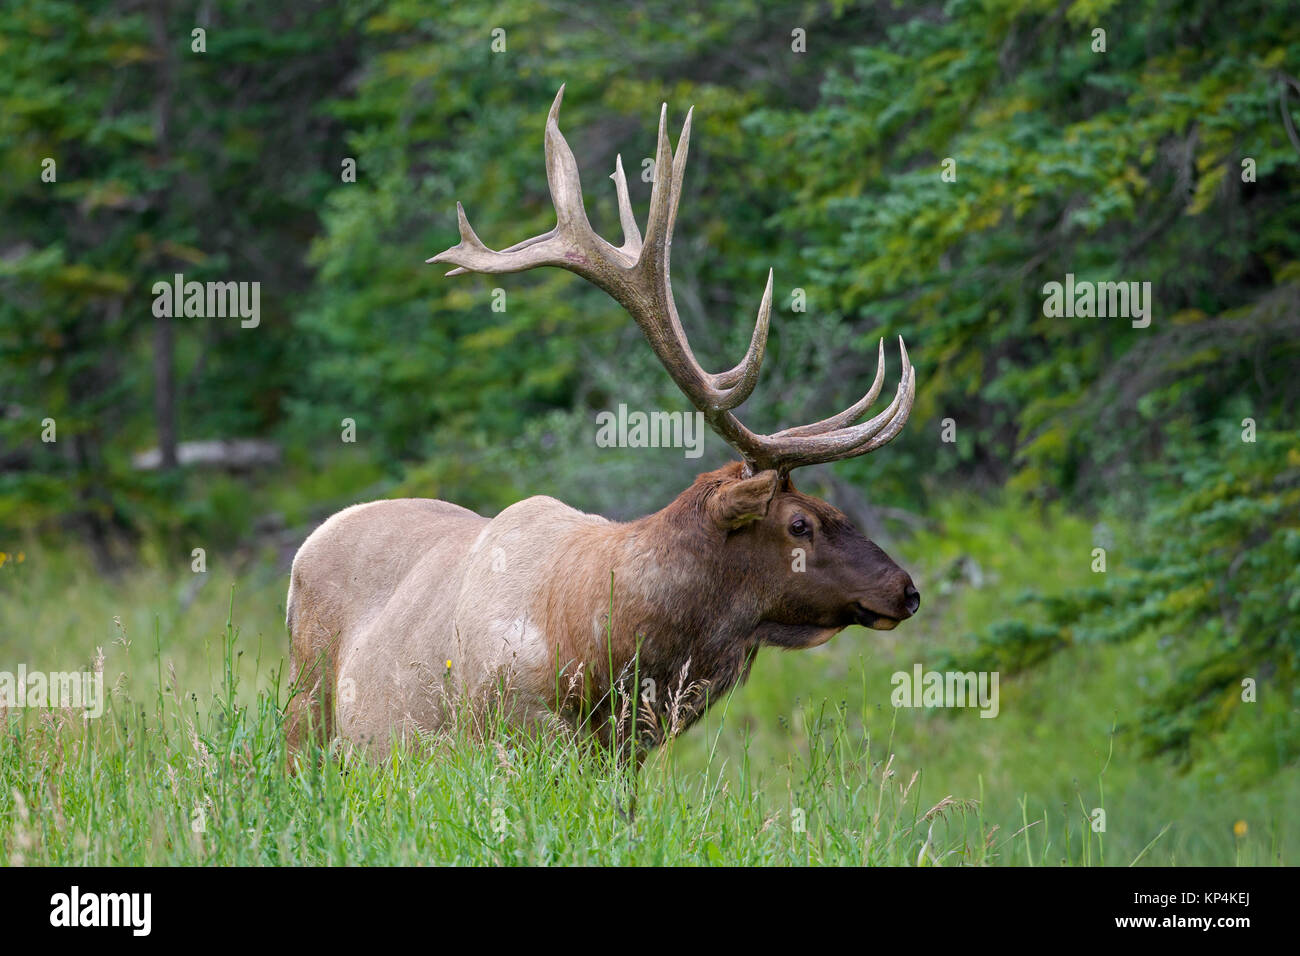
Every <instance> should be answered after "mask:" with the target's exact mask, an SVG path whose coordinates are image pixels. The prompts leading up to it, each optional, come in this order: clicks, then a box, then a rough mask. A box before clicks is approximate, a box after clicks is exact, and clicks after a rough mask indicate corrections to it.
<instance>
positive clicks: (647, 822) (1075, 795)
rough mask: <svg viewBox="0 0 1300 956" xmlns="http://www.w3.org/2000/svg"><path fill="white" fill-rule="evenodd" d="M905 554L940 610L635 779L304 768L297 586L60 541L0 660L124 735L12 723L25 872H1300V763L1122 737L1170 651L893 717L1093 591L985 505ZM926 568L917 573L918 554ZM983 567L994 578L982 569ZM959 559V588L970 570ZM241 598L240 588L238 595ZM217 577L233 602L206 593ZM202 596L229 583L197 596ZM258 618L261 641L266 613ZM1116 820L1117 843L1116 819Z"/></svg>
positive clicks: (490, 754) (518, 741)
mask: <svg viewBox="0 0 1300 956" xmlns="http://www.w3.org/2000/svg"><path fill="white" fill-rule="evenodd" d="M939 518H940V523H941V525H942V528H943V530H942V533H940V532H938V531H936V532H934V533H929V534H926V535H922V536H919V537H916V538H913V539H911V540H909V541H906V542H903V543H902V544H900V545H895V546H893V547H892V548H891V550H892V551H894V552H897V556H898V557H899V558H900V560H901V561H902V562H903V563H904V564H905V565H906V566H909V567H912V568H915V569H917V570H918V574H917V578H918V581H919V582H920V586H921V589H922V592H923V594H925V595H926V601H927V603H926V605H924V606H923V608H922V612H921V614H920V615H918V617H917V618H916V619H914V620H913V621H909V622H908V623H907V624H906V625H904V626H903V627H901V628H899V629H898V630H896V631H893V632H889V633H879V632H866V631H862V630H859V629H851V630H849V631H847V632H845V633H844V634H841V635H840V636H839V637H837V638H836V639H835V640H834V641H832V642H831V643H830V644H828V645H826V646H825V647H823V648H819V649H816V650H813V651H807V652H798V653H784V654H783V653H777V652H765V653H763V654H760V656H759V659H758V663H757V665H756V667H755V671H754V674H753V676H752V677H751V679H750V681H749V683H748V684H747V685H746V686H745V687H743V688H740V689H738V690H736V691H734V692H733V693H732V694H731V695H729V697H728V698H727V699H726V700H724V701H720V702H718V703H717V704H716V705H715V706H714V708H713V709H712V710H710V711H709V713H708V714H707V716H706V718H705V719H704V720H703V721H701V724H700V725H699V726H697V727H696V728H695V729H693V730H691V731H690V732H688V733H687V734H686V735H684V736H683V737H681V738H679V739H677V740H675V741H673V742H671V743H670V744H669V745H668V746H666V747H664V748H662V749H661V750H660V751H658V752H657V753H656V754H655V756H654V757H653V758H652V759H651V760H650V761H648V762H647V764H646V766H645V767H644V768H643V769H642V771H641V773H640V775H639V777H638V779H637V780H636V781H635V789H636V794H637V805H636V806H637V808H636V812H635V814H634V815H629V814H628V812H627V808H628V804H629V796H630V794H631V791H632V789H633V786H634V783H633V781H632V780H631V779H629V777H628V775H627V773H626V772H625V771H623V770H620V769H619V768H618V767H617V766H615V765H614V764H613V763H612V762H611V761H610V760H608V759H607V758H606V757H605V756H603V755H601V754H599V753H595V754H593V753H591V752H588V751H586V750H584V749H582V748H578V747H575V746H573V745H572V744H566V743H564V742H562V741H554V740H546V739H536V738H525V737H520V736H518V735H517V734H513V733H512V732H511V731H510V730H509V729H508V728H506V727H500V726H499V727H497V728H496V730H495V732H494V733H492V734H491V735H490V736H489V739H488V740H486V741H484V740H481V739H471V738H469V737H468V736H466V735H463V734H460V733H459V732H452V733H451V734H449V735H447V736H445V737H443V738H441V739H439V740H438V741H436V742H435V743H434V745H433V746H431V747H430V748H429V749H427V750H424V751H418V752H417V751H407V752H402V753H400V754H398V755H397V756H396V757H395V758H394V759H392V760H391V761H389V762H387V763H385V764H381V765H371V764H368V763H365V762H363V761H359V760H355V759H347V758H346V757H345V756H344V755H343V754H341V753H340V752H339V751H334V752H331V753H328V754H318V755H317V758H318V759H314V760H311V761H309V762H308V765H307V767H306V769H305V770H303V772H301V773H299V774H297V775H291V774H288V773H286V771H285V762H284V754H283V741H282V737H281V732H280V706H281V705H282V704H283V702H284V699H285V697H286V694H287V689H286V688H285V686H284V677H283V674H284V673H285V670H286V669H285V667H284V663H283V658H284V654H285V651H286V645H287V642H286V640H285V638H284V636H283V600H284V586H285V582H284V580H283V578H282V577H281V576H280V575H278V574H275V573H274V572H273V571H272V570H271V569H270V566H269V564H267V563H254V564H253V565H251V566H250V568H249V569H248V570H246V571H243V572H241V573H238V574H236V573H233V572H232V571H231V570H230V569H226V568H223V567H222V566H221V563H220V559H219V557H218V558H215V559H214V558H213V557H211V556H210V557H209V561H210V564H209V571H208V573H207V575H206V576H196V575H194V574H192V573H191V572H190V570H189V565H188V553H186V554H185V555H184V560H183V561H182V560H180V559H178V562H177V563H178V565H179V566H178V567H177V568H175V569H172V570H167V569H163V568H151V569H142V570H140V571H138V572H135V573H132V574H129V575H127V576H126V577H124V578H123V579H121V580H117V581H112V580H106V579H104V578H102V577H100V576H98V575H96V574H94V573H93V572H91V571H89V570H87V568H86V567H85V565H84V564H83V563H82V562H81V561H80V560H79V559H78V558H77V557H76V556H75V555H72V554H69V553H58V552H46V551H42V550H41V549H38V548H36V547H34V546H33V547H32V548H31V549H30V550H29V551H28V552H27V553H26V555H25V561H24V562H23V563H22V564H17V563H16V562H10V563H9V564H8V565H7V566H0V669H12V668H14V667H16V665H17V664H18V663H25V664H26V665H27V666H28V667H29V668H30V669H45V670H69V669H76V668H79V667H85V666H89V664H90V662H91V661H92V660H93V659H94V658H95V656H96V648H102V650H103V658H104V664H103V666H104V672H105V677H106V683H107V684H109V685H110V686H111V687H112V688H113V691H112V695H111V701H110V704H109V708H108V711H107V713H106V714H105V716H104V717H102V718H100V719H97V720H90V721H86V720H83V719H82V718H81V717H80V716H76V715H72V714H70V713H67V712H41V711H37V710H32V709H19V710H13V711H10V712H9V713H8V715H7V717H6V718H5V719H4V723H3V727H4V734H3V738H2V739H0V861H4V862H7V863H11V864H20V863H21V864H73V865H88V864H95V865H106V864H142V863H148V864H212V863H222V864H433V863H439V864H441V863H462V864H471V863H479V864H502V863H522V864H606V863H609V864H650V865H675V864H698V865H773V864H838V865H860V864H868V865H959V864H1011V865H1028V864H1033V865H1040V864H1061V863H1067V864H1077V865H1094V864H1107V865H1128V864H1133V863H1137V864H1142V865H1145V864H1161V863H1163V864H1168V863H1203V864H1225V863H1226V864H1232V863H1242V864H1257V863H1274V862H1286V861H1287V860H1293V859H1294V858H1295V856H1296V850H1295V845H1296V839H1297V834H1296V831H1295V829H1294V824H1292V823H1291V822H1290V821H1289V818H1288V815H1287V813H1286V808H1287V807H1288V806H1294V805H1295V804H1296V802H1297V796H1300V783H1298V781H1297V775H1296V773H1295V772H1294V770H1287V771H1283V772H1282V773H1279V774H1277V775H1275V776H1273V777H1272V778H1270V779H1268V780H1267V781H1264V782H1263V783H1256V784H1252V785H1247V784H1245V783H1244V782H1242V781H1238V780H1236V779H1234V778H1233V777H1232V776H1231V775H1230V774H1228V775H1225V774H1222V773H1219V774H1215V775H1210V776H1206V775H1197V774H1186V775H1180V774H1179V773H1177V772H1176V771H1175V769H1174V768H1172V767H1170V766H1168V765H1167V764H1165V763H1162V762H1159V761H1152V760H1146V759H1143V758H1142V757H1141V756H1140V755H1139V754H1137V753H1136V751H1135V749H1134V747H1133V745H1132V742H1131V741H1130V740H1129V739H1128V737H1127V735H1126V734H1125V733H1123V732H1122V731H1117V730H1116V729H1115V728H1116V727H1121V728H1122V727H1123V726H1124V724H1125V721H1126V719H1129V718H1131V717H1132V716H1133V714H1134V713H1136V711H1137V708H1138V707H1139V706H1140V703H1141V694H1140V690H1139V678H1140V677H1141V674H1142V673H1143V669H1144V668H1147V667H1149V666H1151V665H1150V662H1149V661H1145V660H1143V659H1142V658H1141V655H1136V654H1134V653H1133V652H1132V650H1131V649H1127V648H1119V647H1106V648H1072V649H1070V650H1069V651H1067V652H1065V653H1064V654H1062V655H1060V656H1058V657H1057V658H1056V659H1054V660H1052V661H1051V662H1049V663H1048V664H1047V665H1046V666H1045V667H1043V668H1042V669H1041V670H1039V671H1037V672H1035V673H1033V674H1030V675H1025V676H1021V677H1017V678H1015V679H1004V680H1003V681H1002V683H1001V706H1000V713H999V716H998V717H997V718H996V719H991V720H990V719H984V718H981V717H980V716H979V714H978V711H977V710H961V711H954V710H925V709H903V708H900V709H894V708H893V707H891V706H890V703H889V691H890V687H891V682H890V678H891V675H892V674H893V673H894V672H895V671H900V670H901V671H910V669H911V667H912V665H913V664H914V663H916V662H918V661H919V662H922V663H924V662H925V660H926V656H927V654H933V653H934V652H936V651H937V650H938V649H939V648H941V647H946V646H952V645H954V644H958V643H960V641H961V640H962V636H963V634H964V633H965V632H967V631H969V630H973V629H975V628H977V627H979V626H981V625H982V624H983V623H985V622H987V621H989V620H992V619H994V618H995V616H996V615H997V614H998V613H1000V612H1001V611H1002V610H1003V609H1004V608H1005V607H1006V605H1007V602H1008V598H1009V595H1012V594H1014V593H1015V592H1016V591H1017V590H1018V589H1019V588H1021V587H1023V586H1025V585H1026V584H1028V583H1030V582H1034V583H1039V584H1041V583H1043V582H1044V581H1050V582H1052V583H1053V584H1054V585H1055V584H1059V585H1060V586H1066V585H1068V584H1070V583H1078V582H1079V581H1080V580H1081V579H1082V578H1083V576H1085V575H1087V574H1090V573H1091V572H1090V570H1089V560H1090V544H1089V541H1090V538H1089V529H1088V528H1087V526H1086V525H1085V524H1084V523H1083V522H1081V521H1078V520H1076V519H1071V518H1070V517H1068V516H1066V515H1062V514H1057V513H1048V514H1044V515H1042V516H1040V518H1041V520H1036V521H1032V522H1026V521H1025V520H1024V513H1023V510H1022V509H1018V508H1014V507H1012V506H1010V505H1006V506H998V505H978V506H977V505H974V504H972V503H970V502H966V503H964V504H963V505H962V507H958V506H956V505H954V506H953V508H952V510H951V511H949V512H946V513H943V514H941V515H940V516H939ZM922 555H924V556H925V560H924V561H921V560H917V559H916V558H917V556H922ZM973 568H978V573H975V572H974V571H973V570H972V569H973ZM954 569H957V570H954ZM232 579H237V584H236V587H235V598H234V599H233V600H232V596H231V591H230V590H229V589H227V588H226V587H223V586H222V584H221V582H225V583H229V582H231V581H232ZM205 582H206V583H205ZM196 583H199V584H201V585H202V586H201V587H198V588H197V589H196ZM241 622H242V627H241V626H240V623H241ZM1098 810H1103V811H1104V815H1105V829H1104V831H1098V830H1096V829H1094V821H1096V820H1098V819H1099V818H1098V816H1097V811H1098Z"/></svg>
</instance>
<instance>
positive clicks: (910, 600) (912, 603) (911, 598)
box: [903, 584, 921, 614]
mask: <svg viewBox="0 0 1300 956" xmlns="http://www.w3.org/2000/svg"><path fill="white" fill-rule="evenodd" d="M903 606H904V607H905V608H907V613H908V614H915V613H916V609H917V608H919V607H920V606H921V592H920V591H918V590H917V589H916V588H914V587H912V585H910V584H909V585H908V586H907V587H905V588H903Z"/></svg>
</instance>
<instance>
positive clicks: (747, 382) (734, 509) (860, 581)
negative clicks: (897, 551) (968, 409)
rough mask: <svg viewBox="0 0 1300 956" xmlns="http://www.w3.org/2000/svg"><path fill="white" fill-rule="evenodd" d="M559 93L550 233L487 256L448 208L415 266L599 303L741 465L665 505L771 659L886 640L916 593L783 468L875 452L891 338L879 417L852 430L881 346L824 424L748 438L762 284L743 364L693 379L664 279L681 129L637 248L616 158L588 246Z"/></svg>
mask: <svg viewBox="0 0 1300 956" xmlns="http://www.w3.org/2000/svg"><path fill="white" fill-rule="evenodd" d="M563 98H564V87H563V86H561V87H560V91H559V93H558V94H557V95H556V97H555V102H554V103H553V104H552V106H551V111H550V115H549V116H548V118H547V122H546V136H545V151H546V176H547V180H548V182H549V184H550V189H551V198H552V201H553V203H554V206H555V215H556V225H555V228H553V229H551V230H550V231H549V232H546V233H544V234H542V235H540V236H534V237H533V238H531V239H525V240H524V241H523V242H519V243H516V244H515V245H513V246H510V247H509V248H507V249H503V250H501V251H499V252H498V251H495V250H492V249H489V248H488V247H487V246H485V245H484V244H483V243H482V242H481V241H480V240H479V238H478V236H477V235H475V233H474V230H473V229H472V228H471V227H470V224H469V221H468V220H467V219H466V217H465V210H464V208H463V207H462V206H461V204H460V203H457V204H456V215H457V219H458V221H459V226H460V242H459V243H457V244H456V245H455V246H453V247H452V248H450V249H448V250H446V251H445V252H441V253H439V254H438V255H436V256H434V257H433V258H431V259H429V260H428V261H429V262H446V263H451V264H453V265H455V266H456V267H457V268H455V269H452V270H451V271H450V272H448V273H447V275H449V276H453V275H460V274H462V273H466V272H479V273H506V272H523V271H525V270H528V269H533V268H536V267H538V266H558V267H559V268H561V269H567V270H569V271H570V272H574V273H577V274H578V275H580V276H582V277H583V278H584V279H586V280H587V281H588V282H591V283H592V284H593V285H596V286H598V287H599V288H601V289H603V290H604V291H605V292H607V293H608V294H609V295H610V296H611V297H612V298H613V299H614V300H615V301H616V302H618V303H619V304H620V305H621V306H622V307H623V308H624V309H626V310H627V312H628V314H629V315H631V317H632V318H633V320H635V322H636V323H637V325H638V326H639V327H640V329H641V331H642V333H643V334H644V335H645V338H646V341H647V342H648V343H649V344H650V347H651V348H652V349H653V350H654V353H655V355H656V356H658V358H659V360H660V361H661V362H662V363H663V366H664V368H665V369H666V370H667V371H668V374H669V375H670V376H672V379H673V381H674V382H675V383H676V384H677V386H678V388H680V389H681V391H682V393H683V394H684V395H685V396H686V397H687V398H688V399H689V400H690V402H691V404H693V405H694V406H695V407H696V408H697V409H698V410H699V411H700V412H702V413H703V415H704V418H705V420H706V421H707V422H708V423H709V425H710V427H712V429H713V430H714V431H715V432H717V434H718V435H720V436H721V437H722V438H723V439H724V440H725V441H727V443H728V444H730V445H731V447H732V448H734V449H735V450H736V452H737V453H738V454H739V455H740V458H741V461H740V462H738V463H735V464H733V465H730V466H728V467H726V468H722V469H719V470H718V471H715V472H709V473H707V474H704V475H701V476H700V477H699V478H698V479H697V480H696V482H695V485H694V486H692V489H689V490H688V491H687V492H685V493H684V494H683V495H682V496H681V497H680V498H679V499H678V500H677V501H676V502H674V505H673V506H670V508H669V510H671V509H672V508H673V507H674V506H678V505H680V506H682V509H681V510H686V508H687V504H689V510H690V511H691V512H692V516H691V517H692V519H693V520H695V521H698V520H699V519H700V517H701V512H702V513H703V515H704V516H706V520H707V521H708V522H709V524H710V525H711V531H712V532H713V533H714V534H715V535H716V539H717V541H718V543H719V545H720V547H718V548H714V549H713V550H712V552H711V553H712V554H714V556H715V560H717V561H718V562H720V563H721V564H722V565H723V566H725V567H727V568H729V569H731V573H729V574H727V575H726V576H725V580H728V581H732V582H739V583H738V586H741V587H744V588H746V589H747V599H751V600H752V602H753V604H754V607H755V614H756V616H757V618H758V621H759V624H758V629H757V631H756V632H755V633H756V636H757V637H758V639H759V640H760V641H761V642H764V643H770V644H776V645H780V646H785V647H802V646H810V645H812V644H817V643H821V642H822V641H824V640H826V639H828V638H829V637H830V636H831V635H832V634H834V633H835V632H836V631H838V630H840V629H841V628H843V627H845V626H846V625H848V624H855V623H856V624H863V625H866V626H868V627H874V628H878V629H888V628H892V627H894V626H895V625H897V624H898V622H899V621H901V620H903V619H904V618H907V617H910V616H911V615H912V614H913V613H915V611H916V609H917V607H918V606H919V605H920V595H919V593H918V592H917V590H916V588H915V587H914V586H913V584H912V580H911V578H910V577H909V576H908V575H907V573H906V572H905V571H903V570H902V569H901V568H899V567H898V565H896V564H895V563H894V562H893V561H892V560H891V559H890V558H889V556H888V555H886V554H885V553H884V552H883V551H882V550H881V549H880V548H878V547H877V546H876V545H875V544H873V543H872V542H870V541H868V540H867V539H866V538H865V537H864V536H863V535H862V534H861V533H860V532H859V531H858V530H857V529H856V528H854V527H853V525H852V523H851V522H849V520H848V519H847V518H845V516H844V515H843V514H842V513H840V512H839V511H837V510H836V509H835V508H833V507H831V505H829V504H827V503H826V502H825V501H822V500H820V499H818V498H814V497H811V496H809V495H805V494H802V493H801V492H799V491H796V490H795V488H794V486H793V485H792V484H791V482H790V472H791V470H792V469H794V468H798V467H801V466H804V465H813V464H819V463H823V462H831V461H839V460H841V459H845V458H852V457H855V456H857V455H864V454H867V453H868V452H872V451H875V450H876V449H877V448H880V447H881V446H883V445H885V444H886V443H887V442H889V441H890V440H892V439H893V438H894V436H896V435H897V434H898V433H899V432H900V431H901V430H902V428H903V424H904V423H905V422H906V421H907V417H908V414H909V412H910V411H911V408H912V400H913V398H914V396H915V393H916V373H915V370H914V369H913V368H912V365H911V363H910V362H909V361H908V357H907V348H906V346H904V345H903V341H902V339H901V338H900V339H899V352H900V355H901V359H902V376H901V379H900V381H899V384H898V389H897V391H896V392H895V394H894V397H893V400H892V401H891V402H890V403H889V405H888V407H886V408H885V409H884V411H882V412H880V413H879V414H878V415H876V416H875V417H873V418H871V419H869V420H868V421H865V422H861V423H858V422H859V419H861V418H862V416H863V415H864V414H866V411H867V409H868V408H870V407H871V405H872V404H873V403H874V402H875V401H876V399H877V398H878V397H879V395H880V391H881V387H882V386H883V384H884V376H885V347H884V342H883V341H881V343H880V345H879V352H878V357H877V364H876V376H875V380H874V381H873V383H872V385H871V387H870V388H869V389H868V390H867V393H866V394H865V395H863V396H862V398H861V399H859V400H858V401H857V402H855V403H854V404H853V405H851V406H850V407H849V408H846V409H845V410H844V411H842V412H840V413H839V414H837V415H832V416H830V417H829V418H825V419H822V420H821V421H819V422H814V423H812V424H807V425H798V426H795V427H792V428H786V429H784V430H782V431H778V432H774V433H772V434H767V435H760V434H756V433H754V432H752V431H750V430H749V429H748V428H747V427H745V425H744V424H742V423H741V422H740V420H739V419H738V418H737V417H736V415H735V413H734V411H733V409H735V408H736V407H737V406H739V405H740V404H741V403H743V402H744V401H745V400H746V399H747V398H749V396H750V394H751V393H752V392H753V390H754V386H755V384H756V383H757V381H758V372H759V368H760V366H761V365H762V362H763V354H764V350H765V348H766V344H767V331H768V323H769V319H770V316H771V311H772V272H771V270H769V271H768V275H767V287H766V289H765V290H764V292H763V298H762V301H761V303H760V305H759V309H758V321H757V323H756V324H755V327H754V333H753V336H752V338H751V340H750V344H749V350H748V352H747V353H746V355H745V357H744V359H742V360H741V362H740V363H739V364H738V365H736V366H735V367H734V368H731V369H728V370H727V371H724V372H717V373H710V372H706V371H705V370H704V369H703V368H702V367H701V366H700V364H699V362H698V361H697V360H696V358H695V355H694V353H693V352H692V351H691V347H690V344H689V342H688V341H687V339H686V335H685V332H684V331H683V330H682V325H681V321H680V319H679V318H678V315H677V307H676V305H675V303H674V301H673V293H672V284H671V281H670V279H669V255H670V251H671V247H672V235H673V225H674V223H675V221H676V218H677V206H678V203H679V201H680V200H681V191H682V180H683V174H684V172H685V167H686V154H687V149H688V146H689V144H690V135H691V117H692V114H693V110H692V111H691V112H688V113H687V115H686V122H685V124H684V125H683V127H682V134H681V137H680V139H679V141H678V144H677V151H676V154H675V155H674V153H673V151H672V149H671V147H670V145H669V142H668V134H667V132H666V122H667V113H668V107H667V104H664V105H663V107H662V108H661V110H660V114H659V137H658V146H657V150H656V157H655V179H654V185H653V188H652V190H651V194H650V213H649V218H648V220H647V223H646V232H645V236H644V238H643V237H642V235H641V232H640V230H639V229H638V227H637V223H636V218H635V216H634V215H633V213H632V207H631V203H630V202H629V200H628V191H627V180H626V178H625V176H624V173H623V161H622V157H621V156H620V157H617V158H616V160H615V164H614V174H613V176H612V177H611V178H612V179H613V180H614V187H615V191H616V193H617V196H618V209H619V219H620V221H621V223H622V227H623V244H622V245H621V246H617V247H616V246H613V245H611V244H610V243H609V242H606V241H605V240H604V239H603V238H601V237H600V236H598V235H597V234H596V232H595V231H594V230H593V229H592V227H591V224H590V222H589V221H588V219H587V213H586V209H585V208H584V206H583V202H582V187H581V184H580V182H579V178H578V166H577V162H576V161H575V160H574V158H573V153H572V151H571V150H570V149H569V145H568V143H567V142H566V141H565V139H564V136H563V134H561V132H560V128H559V122H558V118H559V111H560V103H561V101H562V100H563Z"/></svg>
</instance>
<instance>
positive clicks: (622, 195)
mask: <svg viewBox="0 0 1300 956" xmlns="http://www.w3.org/2000/svg"><path fill="white" fill-rule="evenodd" d="M609 178H610V179H612V180H614V192H615V193H616V194H617V196H618V220H619V223H620V224H621V225H622V226H623V246H622V248H621V249H619V251H620V252H622V253H625V254H627V255H629V256H631V257H632V258H640V256H641V230H640V228H639V227H638V226H637V224H636V215H635V214H634V213H633V212H632V203H631V201H630V200H629V199H628V196H627V176H625V175H624V174H623V154H622V153H616V154H614V172H613V173H612V174H611V175H610V177H609Z"/></svg>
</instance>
